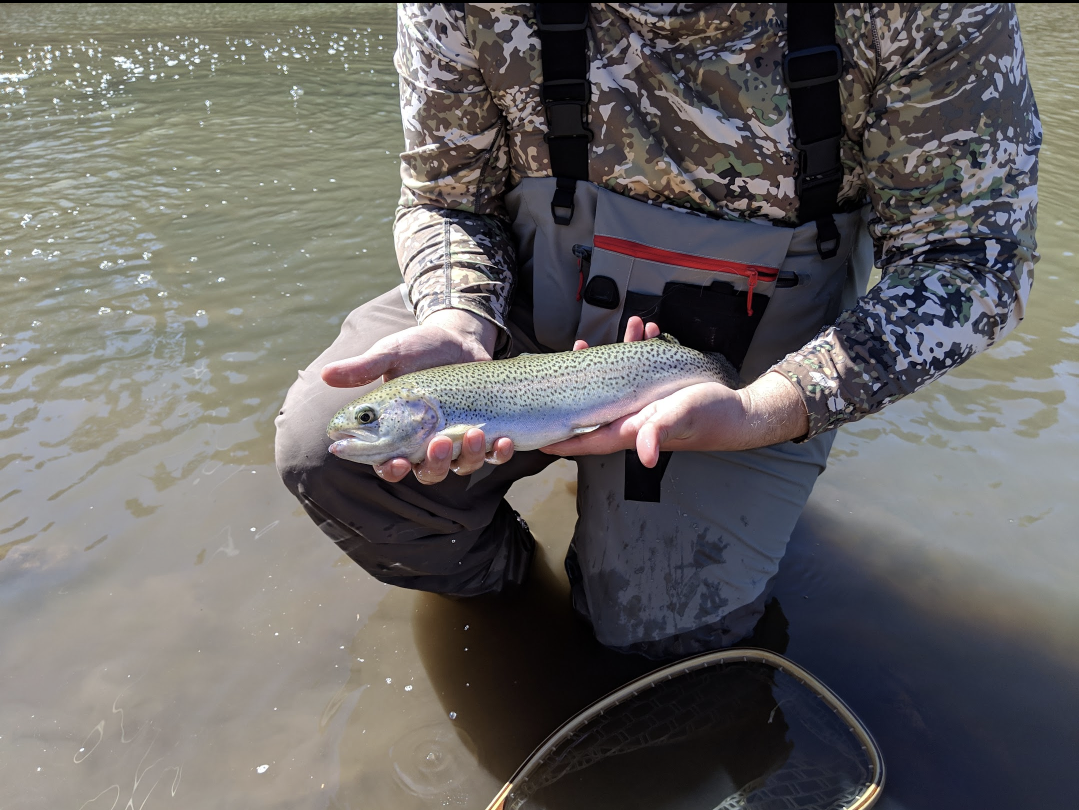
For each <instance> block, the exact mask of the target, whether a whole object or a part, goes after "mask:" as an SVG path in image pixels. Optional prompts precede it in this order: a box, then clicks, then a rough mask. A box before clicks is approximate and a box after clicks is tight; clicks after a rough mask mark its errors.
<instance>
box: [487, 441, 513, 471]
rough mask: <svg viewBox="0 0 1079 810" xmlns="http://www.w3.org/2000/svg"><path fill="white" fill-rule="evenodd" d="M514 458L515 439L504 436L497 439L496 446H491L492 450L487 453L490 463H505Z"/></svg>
mask: <svg viewBox="0 0 1079 810" xmlns="http://www.w3.org/2000/svg"><path fill="white" fill-rule="evenodd" d="M511 458H513V439H507V438H506V437H504V436H503V437H502V438H500V439H495V443H494V446H493V447H492V448H491V452H490V453H488V454H487V458H486V461H487V463H488V464H505V463H506V462H507V461H509V460H510V459H511Z"/></svg>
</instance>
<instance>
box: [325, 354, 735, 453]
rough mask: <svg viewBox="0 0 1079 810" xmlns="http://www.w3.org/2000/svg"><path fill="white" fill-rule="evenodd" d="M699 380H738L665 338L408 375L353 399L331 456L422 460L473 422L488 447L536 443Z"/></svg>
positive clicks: (336, 425) (725, 367) (715, 361)
mask: <svg viewBox="0 0 1079 810" xmlns="http://www.w3.org/2000/svg"><path fill="white" fill-rule="evenodd" d="M704 382H718V383H721V384H723V385H726V386H728V387H730V388H740V387H741V385H742V382H741V380H740V379H739V377H738V373H737V372H736V371H735V370H734V368H733V367H732V366H731V364H730V363H728V362H727V361H726V360H725V359H724V358H723V357H722V356H720V355H716V354H704V353H702V352H699V351H696V350H694V349H690V348H687V347H685V346H682V345H681V344H679V343H678V342H677V341H676V340H675V339H674V338H672V337H670V336H668V335H663V336H661V337H658V338H653V339H651V340H642V341H637V342H635V343H612V344H610V345H606V346H596V347H593V348H590V349H583V350H581V351H576V352H556V353H552V354H526V355H520V356H519V357H513V358H509V359H507V360H489V361H485V362H478V363H462V364H460V365H453V366H440V367H437V368H431V369H426V370H424V371H417V372H413V373H412V374H406V375H404V376H402V377H398V378H397V379H394V380H391V381H390V382H388V383H385V384H384V385H381V386H379V387H378V388H376V389H374V390H373V391H370V392H368V393H367V394H365V395H364V396H362V397H360V398H359V399H356V400H354V401H352V402H350V403H349V404H348V405H346V406H345V407H344V408H342V409H341V410H340V411H338V412H337V414H336V415H335V416H334V418H333V419H332V420H331V421H330V424H329V427H328V428H327V430H326V433H327V435H328V436H329V437H330V438H331V439H334V443H333V444H332V445H330V448H329V449H330V452H331V453H333V454H334V455H336V456H338V457H340V458H343V459H347V460H349V461H355V462H359V463H361V464H381V463H383V462H385V461H388V460H389V459H391V458H407V459H408V460H409V461H411V462H413V463H416V462H419V461H421V460H423V458H424V456H425V454H426V451H427V445H428V443H429V442H430V441H431V439H433V438H434V437H435V436H437V435H444V436H447V437H449V438H450V439H451V440H452V441H453V455H454V457H456V456H457V455H458V454H459V453H460V451H461V441H462V440H463V438H464V434H465V433H466V432H467V431H468V430H469V429H471V428H473V427H477V428H480V429H482V430H483V431H484V434H485V435H486V438H487V450H488V451H490V450H491V446H492V445H493V444H494V441H495V439H498V438H501V437H507V438H509V439H512V440H513V444H514V448H515V449H517V450H535V449H537V448H540V447H546V446H547V445H549V444H554V443H555V442H558V441H562V440H563V439H568V438H570V437H571V436H574V435H576V434H580V433H586V432H588V431H590V430H594V429H595V428H597V427H599V426H601V425H605V424H607V423H609V422H613V421H614V420H616V419H619V418H620V417H623V416H626V415H628V414H631V413H636V412H637V411H639V410H640V409H641V408H643V407H644V406H645V405H647V404H648V403H650V402H654V401H655V400H657V399H660V398H662V397H665V396H667V395H669V394H671V393H673V392H675V391H677V390H679V389H681V388H685V387H687V386H690V385H695V384H697V383H704Z"/></svg>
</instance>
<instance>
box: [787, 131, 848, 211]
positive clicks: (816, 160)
mask: <svg viewBox="0 0 1079 810" xmlns="http://www.w3.org/2000/svg"><path fill="white" fill-rule="evenodd" d="M840 137H841V135H833V136H832V137H830V138H824V139H822V140H819V141H814V142H813V143H803V142H802V139H801V138H795V139H794V148H795V149H797V150H798V175H797V177H796V178H795V186H796V190H797V193H798V194H799V196H801V193H802V189H806V188H815V187H816V186H820V185H823V184H825V183H834V182H835V181H836V180H837V179H840V178H842V176H843V165H842V163H840V160H839V140H840Z"/></svg>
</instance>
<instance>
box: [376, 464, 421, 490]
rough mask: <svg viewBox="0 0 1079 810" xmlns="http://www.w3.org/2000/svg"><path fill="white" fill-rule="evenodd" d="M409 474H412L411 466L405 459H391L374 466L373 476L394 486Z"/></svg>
mask: <svg viewBox="0 0 1079 810" xmlns="http://www.w3.org/2000/svg"><path fill="white" fill-rule="evenodd" d="M410 472H412V465H411V464H410V463H409V461H408V459H407V458H391V459H390V460H389V461H387V462H385V463H384V464H376V465H375V474H376V475H377V476H378V477H379V478H381V479H382V480H383V481H389V482H390V483H391V484H396V483H397V482H398V481H400V480H401V479H402V478H404V477H405V476H406V475H408V474H409V473H410Z"/></svg>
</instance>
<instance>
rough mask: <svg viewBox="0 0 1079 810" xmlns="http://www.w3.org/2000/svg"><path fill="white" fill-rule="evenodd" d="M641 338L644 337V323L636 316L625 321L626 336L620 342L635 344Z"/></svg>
mask: <svg viewBox="0 0 1079 810" xmlns="http://www.w3.org/2000/svg"><path fill="white" fill-rule="evenodd" d="M642 337H644V321H642V320H641V319H640V318H638V317H637V316H636V315H631V316H630V319H629V320H628V321H626V335H625V337H624V338H623V340H622V342H623V343H635V342H636V341H638V340H640V339H641V338H642Z"/></svg>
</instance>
